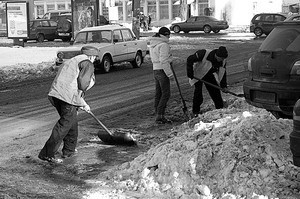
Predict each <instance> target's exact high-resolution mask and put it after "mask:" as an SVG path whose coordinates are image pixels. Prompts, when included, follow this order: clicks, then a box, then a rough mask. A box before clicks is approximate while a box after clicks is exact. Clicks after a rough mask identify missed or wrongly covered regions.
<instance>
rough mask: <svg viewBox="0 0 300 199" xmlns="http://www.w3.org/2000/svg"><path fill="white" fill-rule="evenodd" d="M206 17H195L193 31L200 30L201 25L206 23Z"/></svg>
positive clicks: (201, 28)
mask: <svg viewBox="0 0 300 199" xmlns="http://www.w3.org/2000/svg"><path fill="white" fill-rule="evenodd" d="M206 21H207V18H206V17H197V18H196V22H195V27H194V30H195V31H202V30H203V26H204V25H205V24H206Z"/></svg>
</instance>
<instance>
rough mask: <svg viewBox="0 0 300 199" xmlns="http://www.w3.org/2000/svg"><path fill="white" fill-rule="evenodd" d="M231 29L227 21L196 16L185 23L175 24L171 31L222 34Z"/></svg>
mask: <svg viewBox="0 0 300 199" xmlns="http://www.w3.org/2000/svg"><path fill="white" fill-rule="evenodd" d="M227 28H229V26H228V23H227V21H224V20H218V19H216V18H214V17H211V16H195V17H191V18H189V19H187V20H186V21H183V22H178V23H173V24H172V25H171V27H170V30H171V31H174V32H175V33H179V32H180V31H183V32H185V33H188V32H190V31H204V32H205V33H210V32H211V31H213V32H214V33H218V32H220V30H225V29H227Z"/></svg>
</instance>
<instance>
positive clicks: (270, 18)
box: [250, 13, 286, 37]
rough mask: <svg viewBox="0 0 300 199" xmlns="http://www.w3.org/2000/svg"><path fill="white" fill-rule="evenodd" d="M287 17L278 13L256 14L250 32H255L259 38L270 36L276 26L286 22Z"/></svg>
mask: <svg viewBox="0 0 300 199" xmlns="http://www.w3.org/2000/svg"><path fill="white" fill-rule="evenodd" d="M285 19H286V16H284V15H282V14H278V13H261V14H256V15H254V17H253V18H252V19H251V22H250V32H253V33H254V34H255V35H256V36H257V37H260V36H262V35H263V34H266V35H268V34H269V33H270V32H271V31H272V30H273V28H274V24H275V23H277V22H281V21H284V20H285Z"/></svg>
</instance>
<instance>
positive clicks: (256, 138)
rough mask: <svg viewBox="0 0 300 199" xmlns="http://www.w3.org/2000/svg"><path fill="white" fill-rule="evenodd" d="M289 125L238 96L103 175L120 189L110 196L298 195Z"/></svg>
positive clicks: (264, 198) (259, 198)
mask: <svg viewBox="0 0 300 199" xmlns="http://www.w3.org/2000/svg"><path fill="white" fill-rule="evenodd" d="M291 131H292V120H288V119H276V118H275V117H274V116H273V115H271V114H270V113H269V112H267V111H265V110H264V109H259V108H255V107H253V106H251V105H249V104H247V103H246V102H245V100H244V99H235V100H234V101H233V102H232V103H231V105H229V107H228V108H226V109H219V110H212V111H208V112H206V113H204V114H202V115H200V116H199V117H198V118H196V119H193V120H191V121H190V122H189V123H184V124H182V125H181V126H179V127H175V128H174V129H172V130H171V131H170V135H171V136H172V138H170V139H169V140H167V141H165V142H163V143H160V144H158V145H157V146H155V147H153V148H151V149H150V150H149V151H148V152H146V153H145V154H142V155H140V156H138V157H137V158H135V159H134V160H133V161H132V162H127V163H124V164H123V165H121V166H120V167H118V168H116V169H113V170H110V171H108V172H107V173H105V174H104V176H103V175H101V177H100V179H105V178H106V179H109V180H111V181H114V182H115V183H116V185H115V187H118V188H116V190H115V193H118V194H116V197H113V196H112V195H110V197H109V198H112V199H113V198H119V197H117V195H119V196H120V194H122V195H126V194H125V193H126V191H128V192H132V191H134V192H138V193H141V194H143V198H148V199H150V198H153V199H157V198H159V199H167V198H172V199H177V198H180V199H199V198H200V199H212V198H214V199H220V198H222V199H249V198H251V199H275V198H279V199H296V198H300V193H299V187H300V186H299V185H300V180H299V174H298V173H299V172H298V168H296V167H295V166H294V165H293V164H292V154H291V152H290V149H289V134H290V132H291ZM103 177H105V178H103ZM101 194H104V195H103V196H105V195H106V194H107V193H104V192H101V191H99V190H97V188H95V189H94V190H89V191H88V192H87V193H85V198H86V199H90V198H94V196H99V195H101ZM110 194H112V193H111V192H110ZM124 198H126V197H124ZM129 198H130V197H129Z"/></svg>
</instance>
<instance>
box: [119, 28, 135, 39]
mask: <svg viewBox="0 0 300 199" xmlns="http://www.w3.org/2000/svg"><path fill="white" fill-rule="evenodd" d="M121 32H122V35H123V39H124V41H132V40H134V38H133V36H132V34H131V32H130V31H129V30H121Z"/></svg>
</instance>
